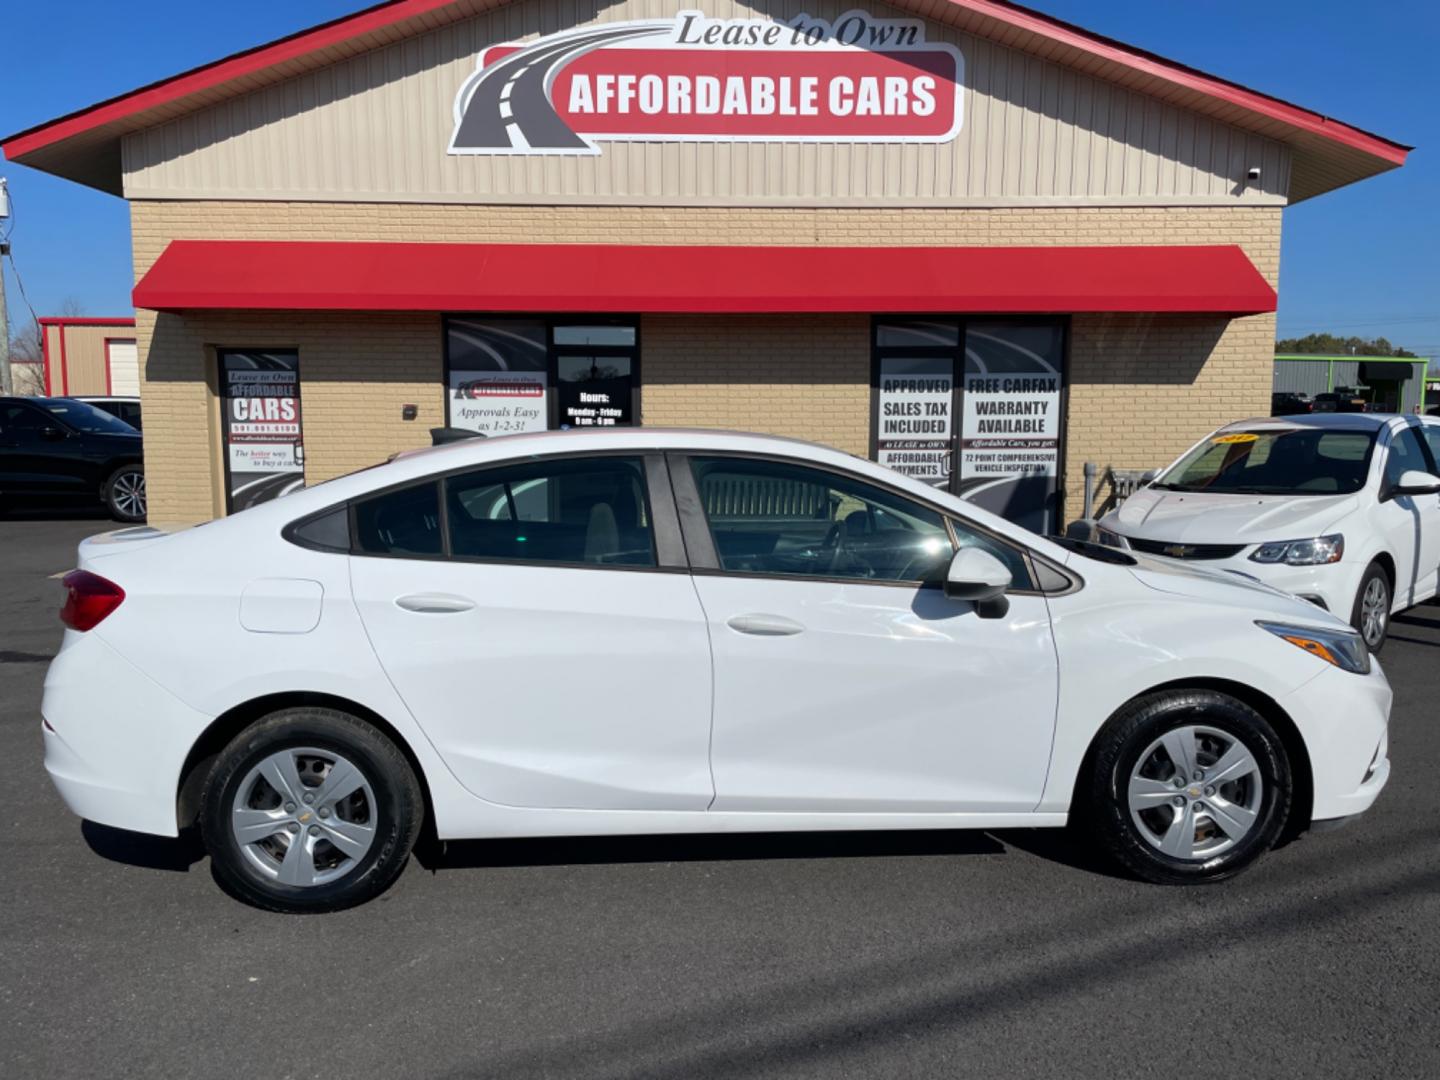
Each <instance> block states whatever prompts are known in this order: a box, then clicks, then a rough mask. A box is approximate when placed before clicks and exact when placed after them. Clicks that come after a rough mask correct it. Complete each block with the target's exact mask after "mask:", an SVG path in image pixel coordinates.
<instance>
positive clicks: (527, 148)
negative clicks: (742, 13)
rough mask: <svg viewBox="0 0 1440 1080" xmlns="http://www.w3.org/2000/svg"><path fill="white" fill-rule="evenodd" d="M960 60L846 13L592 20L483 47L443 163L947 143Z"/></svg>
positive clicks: (907, 32)
mask: <svg viewBox="0 0 1440 1080" xmlns="http://www.w3.org/2000/svg"><path fill="white" fill-rule="evenodd" d="M962 77H963V63H962V60H961V56H960V52H959V50H958V49H956V48H955V47H954V46H953V45H950V44H947V43H944V42H927V41H926V40H925V24H924V23H923V22H921V21H920V20H918V19H881V18H876V17H875V16H872V15H869V14H867V13H865V12H861V11H850V12H846V13H845V14H844V15H841V16H840V17H839V18H837V19H835V21H834V22H827V21H825V20H823V19H815V18H811V17H810V16H808V15H798V16H796V17H795V18H794V19H792V20H791V21H790V22H788V23H779V22H772V21H770V20H768V19H712V18H709V17H707V16H705V15H702V14H700V13H699V12H696V11H682V12H680V13H679V14H678V15H676V16H675V17H674V18H673V19H666V20H643V21H637V22H618V23H601V24H598V25H596V26H591V27H587V28H585V29H583V30H575V31H567V32H565V33H562V34H553V35H550V36H548V37H542V38H540V39H538V40H536V41H532V42H530V43H528V44H524V45H520V44H509V45H496V46H492V47H490V48H488V49H485V50H484V51H483V52H482V53H481V54H480V58H479V63H478V65H477V67H476V70H475V72H474V74H472V75H471V76H470V78H468V79H467V80H466V81H465V84H464V85H463V86H462V87H461V88H460V92H459V94H458V95H457V96H456V99H455V129H454V133H453V135H452V136H451V140H450V147H449V150H450V153H452V154H598V153H599V152H600V149H599V147H598V146H597V141H601V140H615V139H636V140H644V141H682V142H693V141H728V140H747V141H784V142H830V143H834V142H876V143H937V142H948V141H949V140H951V139H953V138H954V137H955V135H956V134H957V133H958V132H959V130H960V124H961V118H962V109H961V83H962Z"/></svg>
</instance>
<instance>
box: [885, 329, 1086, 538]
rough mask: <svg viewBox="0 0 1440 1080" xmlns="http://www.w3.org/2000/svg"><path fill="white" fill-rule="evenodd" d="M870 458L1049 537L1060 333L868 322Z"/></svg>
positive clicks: (1057, 448) (1054, 512) (1058, 436)
mask: <svg viewBox="0 0 1440 1080" xmlns="http://www.w3.org/2000/svg"><path fill="white" fill-rule="evenodd" d="M874 334H875V338H874V355H875V370H874V383H875V388H876V389H875V402H876V407H875V412H876V416H875V443H874V456H875V459H876V460H877V461H878V462H880V464H882V465H886V466H889V467H890V468H892V469H895V470H896V471H897V472H900V473H903V474H904V475H906V476H910V477H913V478H914V479H917V480H923V481H925V482H926V483H930V484H934V485H935V486H936V487H942V488H945V489H946V490H948V491H952V492H954V493H956V494H958V495H960V496H962V497H963V498H965V499H967V500H969V501H971V502H974V503H975V504H976V505H978V506H983V507H984V508H985V509H987V510H991V511H994V512H995V513H997V514H1000V515H1001V516H1003V517H1005V518H1008V519H1009V520H1011V521H1014V522H1016V523H1017V524H1020V525H1023V526H1025V527H1026V528H1028V529H1031V530H1033V531H1035V532H1040V533H1047V532H1055V531H1058V529H1059V528H1060V524H1061V522H1060V513H1061V505H1060V452H1061V446H1062V443H1063V439H1064V415H1063V390H1064V384H1065V324H1064V322H1063V321H1062V320H1058V319H960V318H958V317H955V318H944V317H938V316H933V317H927V318H923V319H919V318H917V319H910V320H889V319H886V320H876V322H875V327H874Z"/></svg>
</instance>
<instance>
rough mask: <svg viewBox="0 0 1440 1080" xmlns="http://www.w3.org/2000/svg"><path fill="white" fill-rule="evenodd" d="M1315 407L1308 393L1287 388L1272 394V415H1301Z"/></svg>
mask: <svg viewBox="0 0 1440 1080" xmlns="http://www.w3.org/2000/svg"><path fill="white" fill-rule="evenodd" d="M1314 409H1315V404H1314V402H1312V401H1311V400H1310V398H1309V396H1308V395H1306V394H1297V393H1294V392H1292V391H1289V390H1285V391H1281V392H1279V393H1274V394H1271V395H1270V415H1271V416H1300V415H1303V414H1305V413H1309V412H1313V411H1314Z"/></svg>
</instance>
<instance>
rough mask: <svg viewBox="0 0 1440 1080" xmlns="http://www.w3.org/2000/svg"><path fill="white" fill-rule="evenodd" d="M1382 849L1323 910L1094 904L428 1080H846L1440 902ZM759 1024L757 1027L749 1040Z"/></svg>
mask: <svg viewBox="0 0 1440 1080" xmlns="http://www.w3.org/2000/svg"><path fill="white" fill-rule="evenodd" d="M1391 839H1392V843H1386V844H1378V845H1375V846H1374V847H1372V848H1371V849H1370V857H1368V858H1367V859H1366V860H1365V861H1366V862H1367V863H1368V864H1369V865H1368V866H1367V871H1368V872H1367V874H1366V875H1364V877H1363V879H1362V880H1359V881H1350V882H1344V883H1342V882H1338V881H1328V880H1326V879H1324V878H1319V879H1317V881H1325V885H1326V888H1325V890H1324V895H1320V890H1318V889H1312V888H1310V887H1306V888H1303V889H1302V890H1301V891H1299V892H1298V893H1292V894H1290V895H1286V896H1285V897H1284V898H1283V899H1281V900H1280V901H1279V902H1274V900H1275V897H1274V896H1273V894H1272V896H1271V902H1269V903H1264V904H1256V905H1255V908H1254V910H1248V911H1246V910H1242V911H1238V912H1237V911H1236V910H1235V908H1234V907H1233V906H1232V905H1223V904H1222V905H1215V906H1213V907H1200V906H1197V905H1194V904H1160V905H1157V904H1156V903H1155V902H1154V901H1153V899H1152V898H1151V897H1149V896H1145V897H1142V898H1141V899H1140V900H1138V901H1130V902H1125V901H1121V902H1115V901H1107V902H1105V903H1103V904H1099V905H1092V906H1090V907H1088V908H1079V909H1076V910H1075V911H1074V912H1073V914H1072V915H1071V917H1070V918H1065V919H1059V920H1057V919H1054V918H1052V917H1048V916H1047V917H1045V918H1043V919H1042V920H1040V921H1037V922H1035V923H1033V924H1030V925H1025V926H1021V927H1019V928H1017V929H1015V930H1013V931H1010V932H1007V933H1005V934H1000V935H990V934H982V935H965V934H963V933H961V934H957V936H956V940H955V941H954V943H953V944H952V945H949V946H948V947H947V946H941V947H937V946H936V945H935V944H933V943H931V944H927V945H926V946H925V947H924V949H923V950H920V951H917V952H915V953H913V954H911V955H908V956H905V955H901V956H897V957H895V958H893V959H886V960H884V961H881V962H878V963H874V962H861V961H857V962H856V963H854V964H852V965H849V966H848V967H846V968H844V969H841V970H837V971H835V972H833V973H832V974H830V975H828V976H826V977H823V978H820V979H813V978H809V979H805V980H803V981H799V980H797V981H793V982H789V983H787V982H784V981H783V980H782V981H780V982H778V983H776V984H775V985H773V986H771V987H768V988H766V989H764V990H761V991H756V990H754V989H746V990H744V991H743V992H736V993H734V994H731V995H728V996H724V995H722V996H719V997H717V998H716V999H714V1000H712V1001H709V1002H707V1003H706V1004H704V1005H701V1006H698V1007H694V1006H692V1007H689V1008H685V1007H680V1008H677V1009H676V1010H675V1011H674V1012H672V1013H670V1014H666V1015H654V1016H650V1017H647V1018H645V1019H643V1020H638V1021H636V1022H634V1023H632V1024H629V1025H627V1026H618V1027H614V1028H612V1029H610V1030H607V1031H605V1032H596V1031H586V1032H584V1033H583V1035H576V1036H568V1037H556V1038H552V1039H549V1040H546V1041H545V1042H543V1043H540V1044H530V1045H527V1046H525V1047H523V1048H521V1049H518V1050H516V1051H512V1052H510V1053H508V1054H500V1055H490V1056H488V1057H486V1058H484V1059H479V1060H476V1061H475V1062H474V1063H472V1064H471V1065H469V1066H468V1067H465V1066H462V1067H461V1068H458V1069H453V1070H451V1071H449V1072H447V1073H444V1074H442V1075H443V1077H445V1078H446V1080H460V1078H462V1077H465V1078H476V1080H478V1078H482V1077H484V1078H489V1077H495V1078H497V1080H499V1078H504V1080H521V1078H524V1077H530V1076H536V1077H540V1076H544V1077H547V1078H554V1077H567V1076H577V1077H578V1076H584V1077H586V1078H587V1080H622V1078H627V1077H631V1076H635V1075H639V1074H642V1073H643V1075H645V1076H647V1077H651V1078H654V1080H689V1078H691V1077H697V1076H704V1077H707V1078H710V1080H726V1078H733V1080H750V1078H753V1077H756V1076H759V1075H762V1074H765V1075H770V1074H775V1073H779V1072H787V1073H789V1072H798V1071H802V1070H803V1071H806V1072H811V1073H818V1074H820V1075H838V1074H840V1073H846V1074H847V1075H849V1074H855V1073H858V1072H859V1068H858V1066H857V1062H859V1061H861V1060H862V1059H861V1058H860V1057H859V1055H861V1054H864V1053H870V1054H873V1053H875V1052H876V1051H877V1050H883V1049H884V1048H886V1047H894V1046H902V1045H905V1044H906V1043H908V1042H909V1041H910V1040H914V1039H917V1038H921V1037H928V1036H931V1035H932V1034H933V1033H934V1032H936V1031H939V1030H945V1031H948V1032H951V1033H955V1034H957V1035H960V1036H962V1037H963V1034H964V1033H965V1032H967V1031H972V1032H973V1031H975V1030H976V1029H979V1028H981V1027H983V1026H984V1025H987V1024H992V1023H996V1022H1001V1023H1005V1022H1007V1020H1008V1019H1009V1018H1013V1017H1015V1016H1017V1015H1025V1014H1026V1011H1027V1010H1029V1011H1033V1010H1036V1009H1045V1008H1048V1007H1054V1006H1060V1005H1064V1004H1067V1003H1072V1002H1075V1001H1077V1000H1084V999H1086V998H1087V997H1088V998H1091V999H1093V1000H1096V1001H1103V1000H1104V999H1105V998H1106V996H1107V995H1108V993H1109V992H1110V991H1111V990H1112V989H1113V988H1114V987H1116V986H1118V985H1123V984H1124V983H1125V982H1126V981H1128V980H1132V979H1133V978H1134V977H1135V974H1136V972H1160V973H1163V974H1164V975H1165V976H1167V978H1168V979H1169V980H1170V981H1171V984H1173V983H1175V982H1183V980H1184V978H1185V977H1186V972H1187V971H1188V970H1189V965H1190V963H1191V960H1190V958H1189V957H1188V956H1187V955H1186V953H1185V951H1183V950H1182V951H1181V952H1179V953H1177V946H1176V942H1177V941H1182V940H1189V939H1197V940H1207V941H1214V942H1217V943H1221V944H1222V945H1226V946H1232V947H1238V948H1239V949H1242V950H1257V949H1263V948H1265V947H1267V946H1276V945H1283V944H1284V943H1287V942H1290V941H1294V940H1296V939H1298V938H1301V937H1304V936H1306V935H1314V934H1317V933H1324V932H1326V931H1327V930H1329V929H1331V928H1334V927H1337V926H1343V925H1344V924H1345V922H1346V920H1348V919H1353V918H1356V917H1363V918H1373V917H1374V916H1375V914H1376V913H1377V912H1378V911H1381V910H1388V911H1394V910H1395V909H1396V908H1397V907H1398V906H1400V905H1403V904H1404V903H1405V902H1406V901H1410V900H1414V899H1417V898H1423V897H1427V896H1430V895H1432V894H1433V893H1434V891H1435V890H1436V889H1437V888H1440V870H1437V869H1436V868H1434V867H1426V866H1419V867H1416V866H1413V865H1398V866H1397V865H1394V864H1393V861H1392V860H1394V859H1395V857H1396V856H1397V855H1402V854H1404V853H1408V852H1413V851H1414V849H1416V848H1417V847H1423V846H1426V845H1429V844H1430V843H1432V838H1431V836H1430V834H1429V830H1428V828H1427V829H1425V830H1417V831H1416V832H1415V833H1414V834H1412V835H1408V836H1405V837H1395V838H1391ZM1397 847H1398V848H1399V849H1400V850H1399V851H1397V850H1395V849H1396V848H1397ZM1325 857H1328V856H1322V858H1325ZM1296 869H1298V867H1297V868H1296ZM1311 872H1313V870H1312V871H1311ZM1172 895H1173V893H1172ZM1207 947H1208V946H1207ZM1217 947H1218V946H1217ZM1187 948H1188V946H1187ZM757 1015H758V1016H764V1017H765V1018H766V1023H765V1025H764V1026H763V1028H761V1029H759V1031H758V1034H757V1026H756V1024H755V1018H756V1016H757ZM847 1065H848V1066H851V1067H850V1068H846V1066H847ZM1307 1072H1308V1070H1307Z"/></svg>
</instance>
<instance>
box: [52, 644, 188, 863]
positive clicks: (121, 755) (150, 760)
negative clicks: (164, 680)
mask: <svg viewBox="0 0 1440 1080" xmlns="http://www.w3.org/2000/svg"><path fill="white" fill-rule="evenodd" d="M65 636H66V641H65V645H64V646H63V647H62V648H61V650H60V654H59V655H58V656H56V658H55V659H54V661H53V662H52V663H51V664H50V670H49V671H48V672H46V674H45V696H44V698H43V699H42V701H41V706H40V711H41V714H42V715H43V716H44V717H45V723H46V726H45V727H44V729H43V731H44V737H45V770H46V772H48V773H49V774H50V779H51V780H52V781H53V782H54V784H55V787H56V790H58V791H59V792H60V797H61V798H62V799H64V800H65V805H66V806H68V807H69V808H70V810H71V811H72V812H74V813H76V814H78V815H79V816H80V817H83V818H85V819H87V820H89V821H95V822H98V823H100V824H102V825H111V826H114V827H116V828H120V829H130V830H133V831H135V832H144V833H153V834H156V835H159V836H176V835H178V832H179V830H178V827H177V823H176V813H175V800H176V794H177V791H178V788H179V782H180V771H181V769H182V768H183V767H184V764H185V758H186V756H187V755H188V754H189V752H190V748H191V747H192V746H193V745H194V744H195V740H196V739H197V738H199V736H200V734H201V732H203V731H204V730H205V728H206V727H207V726H208V725H209V723H210V720H211V718H210V717H207V716H205V715H203V714H201V713H198V712H196V711H195V710H194V709H191V708H190V707H189V706H187V705H184V704H183V703H181V702H180V701H179V700H178V699H177V698H175V697H174V695H172V694H170V693H169V692H168V691H167V690H165V689H164V688H162V687H161V686H160V685H159V684H157V683H156V682H155V681H154V680H152V679H150V678H149V677H148V676H146V675H144V674H143V673H141V672H140V671H139V669H137V668H136V667H135V666H134V665H132V664H131V663H130V662H129V661H127V660H126V659H125V658H124V657H122V656H121V655H120V654H119V653H117V652H116V651H115V650H114V649H112V648H111V647H110V646H109V645H107V644H105V642H104V641H103V640H102V639H101V638H99V637H97V636H96V635H95V634H94V633H93V632H91V633H89V634H76V633H74V632H73V631H66V635H65Z"/></svg>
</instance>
